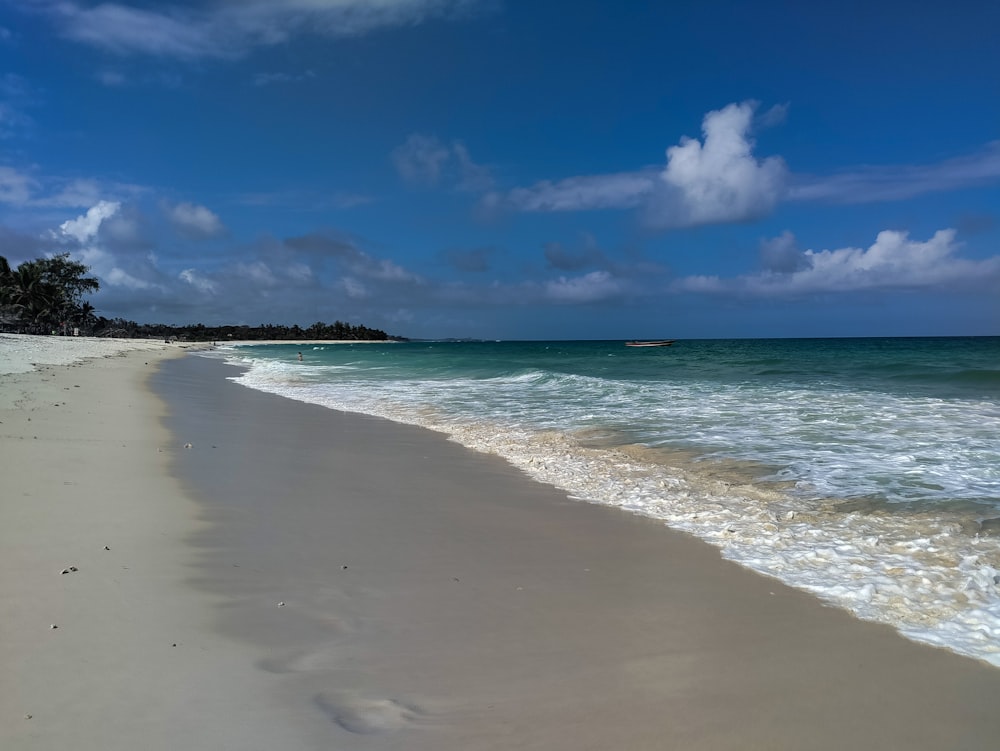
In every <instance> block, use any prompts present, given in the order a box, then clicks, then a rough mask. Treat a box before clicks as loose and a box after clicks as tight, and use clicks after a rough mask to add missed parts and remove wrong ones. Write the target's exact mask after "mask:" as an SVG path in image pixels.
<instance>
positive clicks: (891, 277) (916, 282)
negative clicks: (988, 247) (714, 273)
mask: <svg viewBox="0 0 1000 751" xmlns="http://www.w3.org/2000/svg"><path fill="white" fill-rule="evenodd" d="M955 234H956V233H955V230H953V229H943V230H939V231H937V232H935V233H934V235H933V236H932V237H931V238H930V239H929V240H926V241H923V242H921V241H919V240H911V239H910V237H909V234H908V233H906V232H900V231H896V230H885V231H883V232H879V234H878V236H877V237H876V239H875V242H874V243H873V244H872V245H870V246H869V247H868V248H839V249H836V250H806V251H802V252H801V253H799V258H798V259H797V261H796V262H795V263H794V264H790V263H789V261H788V259H787V258H785V259H784V265H785V268H793V269H794V270H790V271H781V270H780V269H779V268H769V269H767V270H765V271H762V272H760V273H756V274H747V275H744V276H739V277H735V278H732V279H721V278H719V277H705V276H694V277H686V278H684V279H681V280H679V281H678V283H677V284H676V287H677V289H680V290H683V291H689V292H726V293H739V294H744V295H751V296H759V297H781V296H796V295H804V294H817V293H835V292H853V291H859V290H874V289H926V288H935V287H938V288H947V287H952V286H955V285H972V284H976V283H981V282H983V281H988V280H991V279H992V280H994V282H997V281H1000V256H993V257H991V258H987V259H984V260H969V259H963V258H960V257H958V255H957V252H958V250H959V248H960V244H959V243H958V242H956V240H955ZM777 240H778V242H779V244H780V245H781V246H782V247H784V248H787V247H788V246H789V243H794V238H793V237H791V235H790V233H786V234H785V235H782V237H780V238H778V239H777ZM769 242H773V241H769Z"/></svg>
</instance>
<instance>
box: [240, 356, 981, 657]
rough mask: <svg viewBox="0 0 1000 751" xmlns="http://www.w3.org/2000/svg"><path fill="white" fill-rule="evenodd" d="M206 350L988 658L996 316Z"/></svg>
mask: <svg viewBox="0 0 1000 751" xmlns="http://www.w3.org/2000/svg"><path fill="white" fill-rule="evenodd" d="M298 352H302V354H303V359H302V361H301V362H300V361H299V360H298V358H297V353H298ZM223 354H224V356H226V357H228V358H230V359H231V360H232V361H234V362H237V363H239V364H241V365H243V366H245V367H247V368H248V369H247V370H246V372H244V373H243V375H241V376H239V377H238V378H236V379H235V380H237V381H238V382H240V383H242V384H243V385H245V386H249V387H251V388H256V389H260V390H264V391H269V392H272V393H277V394H281V395H284V396H287V397H290V398H294V399H299V400H303V401H308V402H313V403H316V404H321V405H324V406H327V407H330V408H335V409H343V410H349V411H355V412H362V413H367V414H374V415H379V416H383V417H387V418H389V419H393V420H397V421H402V422H408V423H413V424H418V425H423V426H425V427H428V428H431V429H434V430H439V431H442V432H445V433H447V434H448V435H449V436H451V437H452V439H453V440H456V441H458V442H460V443H463V444H465V445H467V446H469V447H470V448H473V449H476V450H479V451H486V452H490V453H495V454H498V455H500V456H503V457H504V458H506V459H507V460H508V461H510V462H511V463H512V464H514V465H515V466H517V467H519V468H521V469H523V470H524V471H525V472H528V473H529V474H530V475H532V476H533V477H536V478H537V479H539V480H542V481H545V482H550V483H553V484H555V485H557V486H559V487H562V488H564V489H565V490H566V491H567V493H569V494H570V495H571V496H573V497H575V498H579V499H580V500H584V501H588V502H593V503H602V504H607V505H614V506H620V507H622V508H623V509H626V510H628V511H631V512H633V513H638V514H643V515H646V516H651V517H654V518H658V519H662V520H663V521H664V522H666V523H667V524H669V525H670V526H673V527H676V528H679V529H683V530H685V531H688V532H690V533H692V534H695V535H698V536H699V537H702V538H703V539H705V540H707V541H709V542H711V543H712V544H715V545H717V546H718V547H719V548H720V550H721V551H722V553H723V555H725V556H726V557H728V558H731V559H733V560H736V561H738V562H740V563H742V564H743V565H746V566H748V567H750V568H753V569H755V570H758V571H760V572H762V573H765V574H768V575H771V576H775V577H777V578H780V579H782V580H784V581H786V582H788V583H790V584H792V585H794V586H798V587H800V588H803V589H807V590H809V591H812V592H814V593H816V594H817V595H819V596H821V597H823V598H824V599H826V600H827V601H829V602H832V603H836V604H838V605H840V606H842V607H845V608H848V609H849V610H851V611H852V612H854V613H856V614H857V615H858V616H860V617H863V618H868V619H872V620H879V621H884V622H887V623H891V624H893V625H894V626H896V627H897V628H898V629H899V630H900V631H901V632H903V633H904V634H906V635H907V636H910V637H912V638H915V639H919V640H923V641H928V642H931V643H935V644H939V645H942V646H947V647H950V648H952V649H955V650H957V651H960V652H963V653H965V654H970V655H974V656H977V657H981V658H983V659H987V660H989V661H991V662H993V663H995V664H998V665H1000V588H998V584H997V582H1000V544H998V543H1000V537H996V536H993V534H992V533H993V532H994V531H995V530H997V529H998V528H1000V338H994V337H981V338H936V339H930V338H928V339H798V340H791V339H781V340H728V341H726V340H711V341H683V340H682V341H679V342H677V343H676V344H674V345H673V346H672V347H664V348H648V349H638V348H627V347H625V346H624V343H623V342H592V341H582V342H408V343H400V344H368V343H366V344H357V345H329V344H328V345H323V344H316V345H306V344H298V345H265V346H240V347H234V348H229V349H226V350H224V351H223Z"/></svg>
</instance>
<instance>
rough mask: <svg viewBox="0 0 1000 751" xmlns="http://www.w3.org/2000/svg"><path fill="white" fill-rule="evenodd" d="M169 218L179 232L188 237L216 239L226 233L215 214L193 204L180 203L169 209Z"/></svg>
mask: <svg viewBox="0 0 1000 751" xmlns="http://www.w3.org/2000/svg"><path fill="white" fill-rule="evenodd" d="M167 216H168V217H169V218H170V221H171V222H172V223H173V225H174V227H175V228H176V229H177V231H178V232H180V233H181V234H182V235H184V236H186V237H191V238H205V237H215V236H217V235H221V234H223V233H224V232H225V231H226V228H225V226H224V225H223V224H222V221H221V220H220V219H219V217H218V216H217V215H216V214H215V213H213V212H212V211H210V210H209V209H207V208H205V207H204V206H198V205H195V204H193V203H179V204H177V205H176V206H173V207H172V208H168V209H167Z"/></svg>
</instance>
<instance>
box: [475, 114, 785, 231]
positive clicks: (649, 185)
mask: <svg viewBox="0 0 1000 751" xmlns="http://www.w3.org/2000/svg"><path fill="white" fill-rule="evenodd" d="M756 108H757V103H756V102H751V101H748V102H743V103H740V104H730V105H728V106H726V107H724V108H722V109H721V110H713V111H712V112H709V113H708V114H706V115H705V117H704V119H703V121H702V133H703V140H702V141H699V140H698V139H695V138H688V137H686V136H685V137H683V138H681V140H680V143H679V144H678V145H676V146H671V147H670V148H668V149H667V152H666V156H667V163H666V167H665V168H663V169H662V170H659V171H657V170H653V169H645V170H637V171H633V172H618V173H612V174H605V175H582V176H576V177H569V178H565V179H563V180H559V181H556V182H552V181H548V180H544V181H542V182H539V183H536V184H535V185H532V186H530V187H521V188H514V189H513V190H511V191H509V192H508V193H507V194H506V195H499V194H491V195H489V196H487V197H486V198H485V199H484V200H485V202H486V204H487V205H488V206H499V207H503V206H506V207H509V208H512V209H515V210H518V211H586V210H593V209H628V208H639V209H640V211H641V214H642V217H643V219H644V221H645V222H646V223H647V224H648V225H649V226H651V227H654V228H658V229H668V228H675V227H691V226H697V225H701V224H723V223H730V222H745V221H750V220H752V219H756V218H759V217H761V216H764V215H766V214H767V213H769V212H770V211H771V210H772V209H773V208H774V207H775V205H776V204H777V203H778V201H780V200H781V198H782V197H783V195H784V193H785V189H786V184H787V181H788V169H787V167H786V166H785V162H784V161H783V160H782V159H781V158H780V157H767V158H766V159H758V158H757V157H755V156H754V154H753V148H754V142H753V140H752V139H751V138H750V131H751V129H752V126H753V125H754V113H755V111H756ZM784 112H785V107H784V106H779V107H775V108H772V109H770V110H768V112H766V113H765V115H764V116H763V118H762V119H763V120H764V122H765V124H774V123H775V122H778V121H780V119H781V118H783V117H784Z"/></svg>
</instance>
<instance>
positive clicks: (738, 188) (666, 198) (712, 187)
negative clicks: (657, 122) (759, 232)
mask: <svg viewBox="0 0 1000 751" xmlns="http://www.w3.org/2000/svg"><path fill="white" fill-rule="evenodd" d="M755 108H756V103H755V102H743V103H742V104H730V105H728V106H727V107H724V108H723V109H721V110H715V111H713V112H709V113H708V114H707V115H705V119H704V120H703V122H702V133H703V134H704V142H701V141H698V140H697V139H694V138H688V137H686V136H685V137H684V138H682V139H681V141H680V144H679V145H677V146H671V147H670V148H669V149H667V167H666V169H665V170H663V172H662V173H661V174H660V180H661V183H660V185H658V186H657V190H656V191H655V192H654V196H653V198H652V200H651V201H650V203H649V204H648V205H647V206H646V210H645V215H646V218H647V220H648V221H649V223H650V224H651V225H653V226H656V227H662V228H666V227H689V226H695V225H700V224H720V223H727V222H742V221H748V220H751V219H756V218H758V217H761V216H764V215H765V214H767V213H769V212H770V211H771V210H772V209H773V208H774V206H775V205H776V204H777V203H778V201H779V200H780V199H781V197H782V196H783V194H784V192H785V184H786V182H787V178H788V170H787V168H786V167H785V162H784V161H783V160H782V159H781V158H779V157H768V158H767V159H764V160H762V161H761V160H758V159H756V158H755V157H754V155H753V141H752V140H750V138H749V135H748V134H749V132H750V126H751V124H752V122H753V114H754V110H755Z"/></svg>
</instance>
